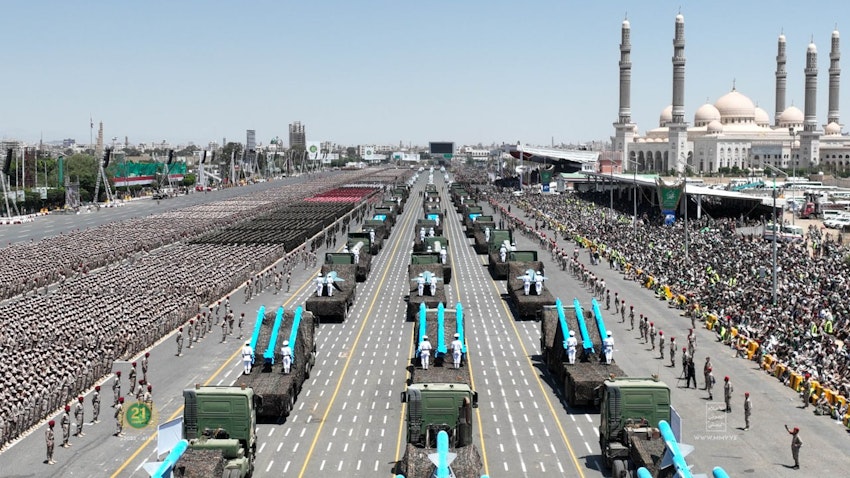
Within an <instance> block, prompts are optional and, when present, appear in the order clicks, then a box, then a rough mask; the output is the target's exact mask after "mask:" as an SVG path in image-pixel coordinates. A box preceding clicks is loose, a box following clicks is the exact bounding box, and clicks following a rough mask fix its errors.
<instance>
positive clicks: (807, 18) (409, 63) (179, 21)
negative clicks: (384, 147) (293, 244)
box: [0, 0, 850, 146]
mask: <svg viewBox="0 0 850 478" xmlns="http://www.w3.org/2000/svg"><path fill="white" fill-rule="evenodd" d="M810 5H811V4H806V3H805V2H785V1H749V2H738V1H731V0H718V1H714V2H710V3H706V2H699V3H689V2H684V3H683V2H681V0H680V1H678V2H671V1H666V0H660V1H654V2H641V3H636V2H626V1H610V2H578V1H573V0H560V1H557V0H537V1H535V0H531V1H527V2H515V1H500V0H490V1H480V0H466V1H452V0H431V1H428V2H403V1H402V2H400V1H390V0H363V1H359V2H351V1H338V0H328V1H310V2H304V1H300V2H293V1H288V0H284V1H272V0H269V1H254V0H246V1H243V2H228V1H222V0H206V1H201V0H186V1H179V2H166V1H161V0H152V1H147V2H134V3H129V2H107V1H82V2H62V1H54V0H45V1H38V2H8V3H6V4H4V10H3V12H4V16H5V17H6V19H7V21H6V22H5V24H4V27H3V29H2V30H0V40H2V44H3V45H4V47H3V49H2V51H0V61H2V64H3V65H4V75H3V78H2V80H0V81H2V84H3V88H2V91H3V101H2V110H0V111H2V113H0V137H1V138H3V139H20V140H23V141H26V142H29V143H35V142H38V140H39V139H40V138H42V137H43V138H44V140H45V141H56V140H61V139H63V138H73V139H75V140H76V141H77V142H78V143H88V141H89V133H90V129H89V118H91V119H92V120H93V121H94V123H95V128H94V131H93V136H94V137H96V136H97V124H98V122H100V121H102V122H103V123H104V138H105V141H106V142H107V143H108V142H110V141H111V138H112V137H116V136H117V137H118V138H119V140H120V141H121V142H123V139H124V137H125V136H128V137H129V141H130V142H131V143H139V142H146V143H150V142H161V141H163V140H165V141H168V142H170V143H172V144H177V143H184V144H185V143H187V142H189V141H192V142H194V143H195V144H197V145H200V146H204V145H206V144H207V143H208V142H209V141H216V142H220V141H221V139H222V138H224V137H226V138H227V139H228V140H229V141H238V142H244V141H245V130H247V129H254V130H256V132H257V141H258V142H261V143H262V144H268V143H269V141H270V140H271V139H272V138H274V137H275V136H279V137H280V138H282V139H284V140H286V139H287V138H288V125H289V123H292V122H294V121H301V122H302V123H303V124H304V125H305V127H306V132H307V140H308V141H332V142H335V143H337V144H345V145H354V144H398V142H399V141H402V142H403V143H404V144H405V145H406V144H408V143H413V144H419V145H423V144H427V142H428V141H432V140H433V141H444V140H445V141H454V142H456V143H457V144H476V143H479V142H480V143H484V144H489V143H491V142H497V143H500V142H510V143H513V142H516V141H517V140H519V141H522V142H523V143H528V144H549V143H550V142H551V141H552V139H553V138H554V141H555V143H556V144H557V143H561V142H563V143H582V142H589V141H593V140H606V139H608V138H609V137H610V136H611V135H612V134H613V127H612V123H613V122H615V121H616V120H617V108H618V66H617V62H618V60H619V43H620V25H621V22H622V20H623V19H624V18H625V16H626V13H627V11H628V19H629V22H630V23H631V28H632V95H631V98H632V104H631V109H632V119H633V121H634V122H636V123H637V124H638V129H639V132H640V134H643V133H644V132H645V131H647V130H648V129H652V128H654V127H656V126H657V125H658V117H659V115H660V113H661V110H662V109H663V108H664V107H665V106H667V105H669V104H670V102H671V98H672V87H671V85H672V64H671V57H672V53H673V46H672V40H673V26H674V19H675V16H676V14H677V13H678V12H679V9H680V6H681V13H682V15H684V18H685V38H686V46H685V56H686V58H687V65H686V83H685V111H686V118H687V120H688V122H692V121H693V114H694V111H696V109H697V108H699V106H701V105H702V104H704V103H705V102H706V100H708V101H709V102H711V103H713V102H714V101H716V100H717V98H719V97H720V96H722V95H723V94H725V93H727V92H728V91H730V90H731V88H732V84H733V81H734V82H735V86H736V89H737V90H738V91H740V92H741V93H742V94H744V95H747V96H748V97H750V98H751V99H752V100H753V101H754V102H757V103H758V105H759V106H761V107H762V108H763V109H764V110H766V111H767V112H768V113H769V114H770V116H771V123H772V121H773V113H774V111H773V110H774V99H775V98H774V86H775V79H774V71H775V68H776V60H775V56H776V42H777V37H778V36H779V34H780V33H781V32H784V34H785V36H786V38H787V56H788V62H787V71H788V77H787V78H788V79H787V84H788V91H787V98H786V104H787V105H789V106H790V105H792V104H793V105H795V106H797V107H799V108H800V109H802V108H803V98H804V96H803V83H804V76H803V67H804V63H805V52H806V48H807V46H808V44H809V41H810V40H814V43H815V44H816V45H817V48H818V68H819V72H818V73H819V75H818V105H817V114H818V119H819V123H821V124H822V123H825V122H826V113H827V86H828V69H829V50H830V35H831V33H832V31H833V29H835V27H836V23H835V22H836V20H838V19H842V18H848V14H850V4H846V3H844V2H834V3H828V4H823V5H820V4H816V5H814V6H810ZM825 7H828V8H825ZM837 27H838V30H839V31H840V32H842V34H844V35H843V36H844V37H845V39H844V45H842V46H843V47H844V55H843V57H842V76H841V90H842V92H841V93H842V94H841V98H840V105H841V107H840V112H841V114H842V123H846V122H848V120H847V118H850V26H847V29H846V32H843V31H842V25H841V24H838V25H837Z"/></svg>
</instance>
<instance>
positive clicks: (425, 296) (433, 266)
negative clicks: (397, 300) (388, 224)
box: [407, 252, 452, 320]
mask: <svg viewBox="0 0 850 478" xmlns="http://www.w3.org/2000/svg"><path fill="white" fill-rule="evenodd" d="M407 276H408V279H410V282H409V285H410V289H409V290H410V293H409V294H408V296H407V297H408V298H407V319H408V320H411V319H412V318H413V316H414V314H416V313H417V312H418V311H419V306H420V304H425V307H428V308H434V307H437V304H440V303H445V302H446V290H445V287H444V285H445V284H448V283H449V282H451V280H452V269H451V266H449V265H448V264H443V263H442V262H441V261H440V254H439V253H435V252H421V253H413V254H411V255H410V265H408V266H407ZM431 277H433V278H434V279H435V280H436V284H435V288H434V293H433V294H432V293H431V288H430V284H429V281H430V278H431ZM420 280H424V287H423V293H422V295H419V281H420Z"/></svg>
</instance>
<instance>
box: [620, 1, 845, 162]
mask: <svg viewBox="0 0 850 478" xmlns="http://www.w3.org/2000/svg"><path fill="white" fill-rule="evenodd" d="M630 36H631V25H630V24H629V22H628V20H626V21H623V26H622V41H621V43H620V63H619V65H620V110H619V117H618V121H617V122H616V123H614V129H615V135H614V136H613V137H612V138H611V139H612V142H613V145H614V150H615V151H618V152H620V153H622V155H621V156H620V157H621V158H628V159H627V160H626V161H623V163H624V164H623V168H624V169H628V170H631V169H632V168H634V167H637V170H638V171H641V172H644V171H654V172H661V173H667V172H669V171H675V172H676V173H684V172H685V170H686V167H687V170H688V171H687V172H688V174H707V173H715V172H718V171H719V170H720V169H721V168H729V169H731V168H735V167H737V168H740V169H764V168H765V165H766V164H767V165H771V166H773V167H776V168H781V169H793V168H801V169H810V170H811V169H818V170H820V171H827V172H836V173H837V172H844V171H847V170H850V137H846V136H843V135H842V134H841V124H840V123H839V115H838V91H839V80H840V74H841V70H840V68H839V59H840V57H841V54H840V52H839V35H838V32H837V31H834V32H832V49H831V51H830V54H829V58H830V68H829V111H828V112H827V117H826V123H825V125H824V126H823V127H821V126H820V125H819V124H818V120H817V113H816V101H817V75H818V68H817V47H816V46H815V44H814V43H811V44H809V46H808V49H807V51H806V67H805V77H806V82H805V106H804V110H805V111H800V109H799V108H797V107H795V106H789V107H786V106H785V87H786V75H787V73H786V70H785V63H786V56H785V36H784V35H780V36H779V42H778V50H777V55H776V109H775V113H774V121H773V122H772V123H771V121H770V115H769V114H768V113H767V111H765V110H764V109H762V108H759V107H757V106H756V105H755V104H753V101H752V100H750V99H749V98H748V97H747V96H746V95H744V94H742V93H740V92H739V91H737V90H736V89H735V87H734V85H733V87H732V91H730V92H729V93H726V94H725V95H723V96H721V97H720V98H718V99H717V101H716V102H714V104H711V103H706V104H704V105H702V106H700V107H699V108H697V110H696V112H695V113H694V118H693V123H692V125H689V124H688V123H687V122H686V121H685V113H684V91H685V19H684V17H683V16H682V15H677V16H676V24H675V36H674V39H673V103H672V104H671V105H670V106H668V107H667V108H665V109H664V110H663V111H662V112H661V116H660V118H659V121H658V127H657V128H654V129H650V130H648V131H646V133H645V134H644V135H642V136H641V135H639V134H638V131H637V125H636V124H634V123H632V121H631V106H630V99H631V59H630V56H631V48H632V47H631V38H630ZM686 165H687V166H686Z"/></svg>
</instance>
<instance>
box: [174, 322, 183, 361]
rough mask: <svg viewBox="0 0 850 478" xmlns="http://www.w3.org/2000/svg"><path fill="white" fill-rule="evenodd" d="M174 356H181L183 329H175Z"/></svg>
mask: <svg viewBox="0 0 850 478" xmlns="http://www.w3.org/2000/svg"><path fill="white" fill-rule="evenodd" d="M175 355H176V356H178V357H179V356H181V355H183V327H180V328H179V329H177V353H176V354H175Z"/></svg>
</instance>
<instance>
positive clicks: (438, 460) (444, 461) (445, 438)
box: [428, 431, 457, 478]
mask: <svg viewBox="0 0 850 478" xmlns="http://www.w3.org/2000/svg"><path fill="white" fill-rule="evenodd" d="M455 458H457V454H455V453H449V434H448V433H446V432H445V431H441V432H440V433H437V453H430V454H428V459H429V460H431V463H433V464H434V466H435V467H436V468H435V469H434V475H433V478H454V473H453V472H452V470H451V468H450V467H451V465H452V462H453V461H455Z"/></svg>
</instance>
